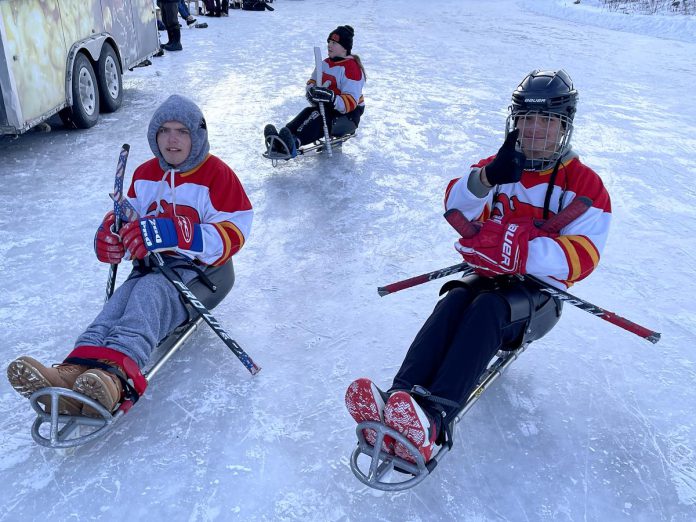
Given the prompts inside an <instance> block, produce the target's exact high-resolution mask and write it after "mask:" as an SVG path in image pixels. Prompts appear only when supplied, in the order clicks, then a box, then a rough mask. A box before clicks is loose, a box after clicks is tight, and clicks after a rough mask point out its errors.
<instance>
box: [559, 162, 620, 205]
mask: <svg viewBox="0 0 696 522" xmlns="http://www.w3.org/2000/svg"><path fill="white" fill-rule="evenodd" d="M566 176H567V180H566V183H567V186H568V189H569V190H571V191H573V192H574V193H575V194H576V196H587V197H588V198H590V199H591V200H592V206H593V207H596V208H600V209H602V210H604V211H605V212H611V200H610V198H609V193H608V192H607V189H606V188H605V187H604V183H603V182H602V178H600V177H599V174H597V173H596V172H595V171H594V170H592V169H591V168H590V167H588V166H587V165H585V164H583V163H582V162H581V161H580V160H579V159H578V158H574V159H573V160H572V161H571V162H570V163H568V165H567V166H566Z"/></svg>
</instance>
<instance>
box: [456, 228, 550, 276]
mask: <svg viewBox="0 0 696 522" xmlns="http://www.w3.org/2000/svg"><path fill="white" fill-rule="evenodd" d="M551 235H553V234H548V233H546V232H544V231H542V230H541V229H539V228H537V227H535V226H534V220H533V219H532V218H522V219H520V218H518V219H516V220H515V219H511V218H509V219H505V218H503V219H502V220H499V219H497V218H492V219H489V220H488V221H486V222H484V223H483V225H482V226H481V230H480V231H479V233H478V234H476V235H475V236H474V237H472V238H461V239H460V240H459V241H458V242H456V243H455V244H454V247H455V248H456V249H457V251H458V252H459V253H460V254H461V255H462V257H464V260H465V261H466V262H467V263H469V264H470V265H472V266H474V267H476V268H477V272H478V273H480V274H481V275H485V276H495V275H510V274H525V273H526V265H527V255H528V253H529V241H531V240H532V239H535V238H537V237H539V236H551ZM555 235H558V234H555Z"/></svg>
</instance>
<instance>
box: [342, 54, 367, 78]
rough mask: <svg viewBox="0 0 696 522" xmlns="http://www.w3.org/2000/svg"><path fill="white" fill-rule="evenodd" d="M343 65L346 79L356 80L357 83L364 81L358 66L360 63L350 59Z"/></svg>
mask: <svg viewBox="0 0 696 522" xmlns="http://www.w3.org/2000/svg"><path fill="white" fill-rule="evenodd" d="M341 63H342V64H343V68H344V69H345V71H346V78H348V79H349V80H355V81H356V82H357V81H360V80H362V69H361V68H360V66H359V65H358V62H356V61H355V60H354V59H353V58H348V59H347V60H344V61H343V62H341Z"/></svg>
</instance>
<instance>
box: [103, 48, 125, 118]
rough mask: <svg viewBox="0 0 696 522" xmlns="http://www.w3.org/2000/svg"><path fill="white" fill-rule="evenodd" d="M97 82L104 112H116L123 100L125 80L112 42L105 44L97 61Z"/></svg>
mask: <svg viewBox="0 0 696 522" xmlns="http://www.w3.org/2000/svg"><path fill="white" fill-rule="evenodd" d="M97 84H98V85H99V102H100V106H101V111H102V112H116V111H117V110H118V109H119V107H121V103H122V102H123V82H122V80H121V64H120V63H119V61H118V56H116V51H114V48H113V47H112V46H111V45H110V44H108V43H107V44H104V47H103V48H102V53H101V56H100V57H99V61H98V62H97Z"/></svg>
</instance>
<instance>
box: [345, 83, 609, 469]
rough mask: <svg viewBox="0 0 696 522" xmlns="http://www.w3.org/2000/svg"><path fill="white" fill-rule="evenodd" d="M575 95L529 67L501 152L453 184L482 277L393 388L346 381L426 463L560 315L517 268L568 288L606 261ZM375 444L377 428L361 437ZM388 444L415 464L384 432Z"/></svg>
mask: <svg viewBox="0 0 696 522" xmlns="http://www.w3.org/2000/svg"><path fill="white" fill-rule="evenodd" d="M577 98H578V93H577V90H576V89H575V88H574V86H573V82H572V80H571V78H570V76H568V74H567V73H566V72H565V71H563V70H559V71H540V70H535V71H532V72H531V73H530V74H529V75H527V76H526V77H525V78H524V79H523V80H522V82H521V83H520V84H519V86H518V87H517V89H516V90H515V91H514V93H513V95H512V104H511V105H510V107H509V113H508V118H507V123H506V129H505V131H506V138H505V141H504V143H503V145H502V147H501V148H500V150H499V151H498V153H497V154H496V155H495V156H491V157H489V158H486V159H482V160H480V161H478V162H477V163H475V164H474V165H473V166H472V167H471V170H470V172H469V173H468V174H467V175H466V176H463V177H461V178H457V179H454V180H452V181H451V182H450V183H449V185H448V186H447V190H446V192H445V208H446V209H447V210H449V209H459V210H460V211H461V212H462V213H463V214H464V216H465V217H466V218H467V219H469V220H471V221H474V222H478V224H479V225H480V229H479V232H478V234H476V235H475V236H474V237H471V238H467V239H465V238H462V239H460V240H459V241H458V242H457V243H455V247H456V249H457V251H458V252H460V253H461V255H462V256H463V257H464V260H465V261H466V262H468V263H469V264H471V265H472V266H474V267H476V271H477V274H474V275H470V276H466V277H464V278H463V279H461V280H453V281H449V282H448V283H446V284H445V285H444V286H443V288H442V289H441V291H440V293H441V295H443V297H442V298H441V299H440V301H439V302H438V303H437V305H436V306H435V309H434V311H433V312H432V314H431V315H430V317H429V318H428V319H427V321H426V322H425V324H424V325H423V326H422V328H421V330H420V331H419V333H418V334H417V336H416V338H415V340H414V341H413V343H412V344H411V347H410V348H409V350H408V352H407V354H406V358H405V359H404V361H403V363H402V365H401V368H400V369H399V371H398V372H397V374H396V376H395V377H394V380H393V382H392V384H391V386H390V387H389V389H388V391H387V392H386V393H385V392H382V391H381V390H380V389H379V388H378V387H377V386H376V385H375V384H374V383H372V382H371V381H370V380H369V379H366V378H361V379H357V380H356V381H354V382H353V383H351V385H350V386H349V387H348V390H347V392H346V397H345V399H346V406H347V408H348V411H349V413H350V415H351V416H352V417H353V418H354V419H355V421H356V422H362V421H366V420H369V421H378V422H382V423H384V424H385V425H386V426H388V427H390V428H392V429H394V430H396V431H397V432H399V433H400V434H402V435H404V436H405V437H406V438H407V439H408V440H409V441H410V442H411V443H412V444H413V445H414V446H415V448H417V449H418V451H419V452H420V454H421V455H422V456H423V459H424V460H425V461H426V462H427V461H429V460H430V459H431V458H432V457H433V455H434V452H435V450H436V448H437V446H438V445H442V444H443V443H445V442H448V441H449V440H451V434H450V432H449V430H450V428H451V426H450V423H451V421H452V419H453V418H455V416H456V413H457V412H459V411H460V410H461V409H462V407H463V406H464V404H465V403H466V401H467V399H468V398H469V396H470V394H471V392H472V391H473V390H474V388H475V387H476V385H477V382H478V379H479V377H480V376H481V374H482V373H483V372H484V370H485V369H486V367H487V365H488V363H489V362H490V361H491V359H492V358H493V356H495V354H496V353H497V352H498V350H501V349H502V350H514V349H517V348H519V347H520V346H522V344H524V343H528V342H531V341H534V340H537V339H540V338H541V337H542V336H544V335H545V334H546V333H548V332H549V331H550V330H551V328H553V326H554V325H555V324H556V323H557V322H558V320H559V318H560V315H561V302H560V301H558V300H556V299H555V298H552V297H550V296H549V295H548V294H545V293H543V292H541V291H540V290H539V289H538V287H537V286H536V285H535V284H534V283H532V282H530V281H528V280H524V279H521V278H519V277H517V275H524V274H531V275H534V276H536V277H538V278H539V279H542V280H543V281H544V282H545V283H547V284H549V285H552V286H555V287H557V288H561V289H566V288H567V287H569V286H570V285H572V284H573V283H575V282H577V281H580V280H582V279H584V278H585V277H587V276H588V275H589V274H590V273H591V272H592V271H593V270H594V269H595V267H596V266H597V264H598V262H599V259H600V254H601V252H602V249H603V247H604V244H605V242H606V239H607V234H608V230H609V223H610V218H611V205H610V200H609V195H608V194H607V191H606V190H605V188H604V185H603V183H602V181H601V179H600V178H599V176H598V175H597V174H596V173H595V172H594V171H592V170H591V169H590V168H589V167H587V166H585V165H584V164H583V163H582V162H581V161H580V159H579V157H578V155H577V154H576V153H574V152H573V151H572V149H571V146H570V140H571V136H572V131H573V117H574V116H575V111H576V105H577ZM581 196H584V197H588V198H590V199H591V200H592V202H593V203H592V206H591V207H590V208H589V209H588V210H587V211H586V212H585V213H584V214H583V215H581V216H580V217H578V218H576V219H575V220H574V221H572V222H571V223H570V224H568V225H566V226H565V227H564V228H562V229H561V230H560V233H546V232H544V231H543V230H541V229H540V228H538V227H537V226H535V220H546V219H548V218H549V217H551V216H553V215H556V214H558V213H559V212H560V211H561V210H562V209H563V208H565V207H566V206H567V205H568V204H569V203H570V202H571V201H572V200H573V199H574V198H577V197H581ZM363 434H364V436H365V438H366V440H367V442H368V443H370V444H372V445H374V443H375V440H376V432H375V431H374V430H365V431H364V432H363ZM382 449H383V450H384V451H387V452H389V453H392V454H396V455H397V456H398V457H401V458H403V459H405V460H408V461H411V462H413V461H415V457H416V456H415V455H413V454H412V453H411V452H410V451H409V450H408V449H407V448H406V446H404V445H403V444H401V443H399V442H398V441H395V440H394V439H393V438H392V437H388V436H386V437H385V439H384V442H383V445H382Z"/></svg>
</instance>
